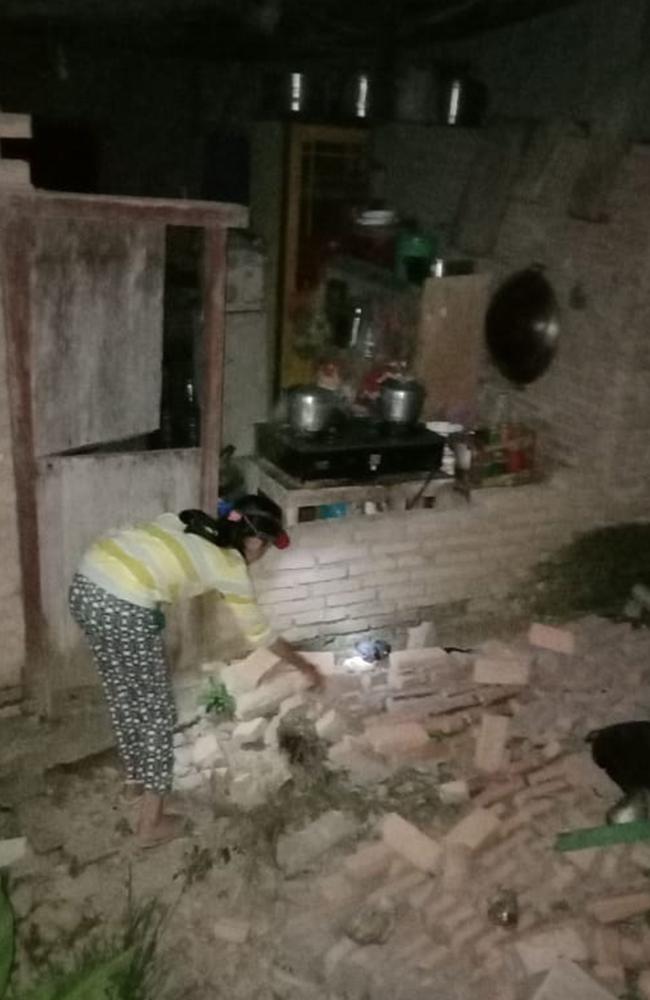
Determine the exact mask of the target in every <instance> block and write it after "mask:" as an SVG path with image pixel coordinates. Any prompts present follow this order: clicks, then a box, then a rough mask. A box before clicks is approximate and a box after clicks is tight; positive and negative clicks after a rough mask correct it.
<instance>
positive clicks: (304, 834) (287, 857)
mask: <svg viewBox="0 0 650 1000" xmlns="http://www.w3.org/2000/svg"><path fill="white" fill-rule="evenodd" d="M356 829H357V825H356V823H355V821H354V820H353V819H351V817H349V816H346V815H345V813H343V812H339V811H338V810H335V809H331V810H330V811H329V812H326V813H323V815H322V816H319V817H318V819H315V820H314V821H313V822H312V823H309V825H308V826H306V827H304V828H303V829H302V830H298V831H297V832H295V833H285V834H282V835H281V836H280V837H279V838H278V842H277V846H276V860H277V863H278V865H279V867H280V868H281V869H282V870H283V871H284V872H285V874H287V875H297V874H299V873H300V872H303V871H308V870H309V868H310V867H311V866H312V864H313V863H314V862H315V861H316V860H317V859H318V858H320V857H321V855H323V854H325V853H326V852H327V851H329V850H330V849H331V848H332V847H335V846H336V845H337V844H340V843H341V841H343V840H347V839H348V838H349V837H352V836H354V834H355V832H356Z"/></svg>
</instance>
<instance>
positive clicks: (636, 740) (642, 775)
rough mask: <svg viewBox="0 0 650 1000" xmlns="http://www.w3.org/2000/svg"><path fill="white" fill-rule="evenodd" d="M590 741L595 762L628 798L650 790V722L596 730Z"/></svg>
mask: <svg viewBox="0 0 650 1000" xmlns="http://www.w3.org/2000/svg"><path fill="white" fill-rule="evenodd" d="M587 742H588V743H590V744H591V755H592V757H593V759H594V761H595V763H596V764H597V765H598V767H602V769H603V771H605V772H606V774H608V775H609V777H610V778H611V779H612V781H615V782H616V784H617V785H618V786H619V788H620V789H621V790H622V791H623V792H625V794H626V795H629V794H631V793H633V792H637V791H640V790H641V789H650V722H621V723H619V724H618V725H615V726H606V727H605V728H604V729H595V730H593V731H592V732H591V733H589V734H588V736H587Z"/></svg>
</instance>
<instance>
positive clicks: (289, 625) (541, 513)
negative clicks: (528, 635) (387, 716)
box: [255, 476, 599, 643]
mask: <svg viewBox="0 0 650 1000" xmlns="http://www.w3.org/2000/svg"><path fill="white" fill-rule="evenodd" d="M598 518H599V515H598V505H597V503H596V499H595V498H594V497H592V496H591V495H588V494H585V492H584V491H583V490H581V489H579V486H578V484H577V483H576V482H574V481H573V478H572V477H571V476H568V477H567V479H566V480H562V479H559V478H558V479H556V480H555V481H554V482H553V483H547V484H543V485H542V484H537V485H532V486H526V487H521V488H519V489H515V490H507V489H493V490H482V491H477V492H476V493H475V494H474V497H473V499H472V501H471V502H470V503H469V504H467V505H465V506H459V507H456V508H454V509H449V510H433V511H426V510H425V511H412V512H408V513H395V514H385V515H379V516H377V517H367V518H350V519H348V520H342V521H334V522H331V521H330V522H326V523H323V524H320V525H319V524H313V523H311V524H305V525H301V526H298V527H297V528H294V529H293V530H292V540H293V544H292V547H291V549H289V550H287V551H286V552H277V553H276V552H274V553H273V554H272V555H269V556H267V557H266V559H265V560H264V561H263V562H262V563H261V564H260V565H259V568H258V569H257V570H256V573H255V577H256V584H257V589H258V594H259V598H260V601H261V603H262V604H263V605H264V607H265V608H266V611H267V613H268V615H269V616H270V618H271V621H272V623H273V624H274V626H275V627H276V628H277V629H279V630H281V631H282V632H284V633H286V634H287V636H289V637H290V638H293V639H295V640H299V641H314V642H316V643H317V642H318V641H323V640H327V639H329V638H330V637H333V636H343V637H345V636H350V635H352V634H354V633H362V632H364V631H366V630H368V629H392V628H394V627H400V626H404V625H407V624H412V623H413V622H417V621H418V620H420V619H421V618H426V617H431V616H432V617H433V618H434V620H441V619H442V618H444V617H446V616H448V615H449V614H450V613H451V614H452V616H453V622H455V623H456V624H455V625H454V624H453V622H452V632H451V634H452V636H453V634H454V631H453V630H454V628H455V629H456V633H455V635H456V639H457V640H458V641H461V640H462V629H463V627H465V626H466V625H468V624H469V623H470V622H471V621H474V622H479V623H480V622H489V621H492V622H494V620H495V619H496V618H500V619H501V620H503V619H504V618H507V617H508V615H509V614H512V617H516V608H515V607H514V606H511V602H510V600H509V598H510V596H511V595H512V593H513V591H514V590H516V588H517V586H518V585H520V584H521V583H522V582H523V580H524V579H526V578H527V577H528V575H529V573H530V570H531V568H532V567H533V566H534V565H535V564H536V563H537V562H539V561H540V559H543V558H544V557H545V556H547V555H549V554H550V553H552V552H553V551H555V550H556V549H557V548H558V547H559V546H561V545H562V544H563V543H565V542H566V541H568V540H569V539H570V538H571V537H573V535H574V534H575V532H576V531H577V529H578V528H581V527H588V526H590V525H592V524H595V523H597V522H598Z"/></svg>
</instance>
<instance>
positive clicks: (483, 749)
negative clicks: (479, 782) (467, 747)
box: [474, 712, 510, 774]
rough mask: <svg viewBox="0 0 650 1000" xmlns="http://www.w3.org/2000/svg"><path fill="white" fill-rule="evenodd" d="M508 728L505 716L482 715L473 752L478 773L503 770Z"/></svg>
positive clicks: (508, 722) (508, 724)
mask: <svg viewBox="0 0 650 1000" xmlns="http://www.w3.org/2000/svg"><path fill="white" fill-rule="evenodd" d="M509 727H510V720H509V719H507V718H506V716H505V715H490V714H488V713H487V712H485V713H484V714H483V716H482V717H481V728H480V730H479V733H478V736H477V739H476V749H475V752H474V763H475V764H476V767H477V768H478V770H479V771H486V772H487V773H488V774H494V773H495V772H496V771H500V770H501V769H502V768H503V766H504V764H505V762H506V744H507V742H508V730H509Z"/></svg>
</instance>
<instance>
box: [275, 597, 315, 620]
mask: <svg viewBox="0 0 650 1000" xmlns="http://www.w3.org/2000/svg"><path fill="white" fill-rule="evenodd" d="M324 607H325V598H324V597H307V598H303V599H302V600H297V601H294V600H290V601H283V602H282V603H281V604H274V605H273V613H274V614H277V615H292V617H294V618H295V616H296V615H299V614H305V613H306V612H307V611H320V609H321V608H324Z"/></svg>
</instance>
